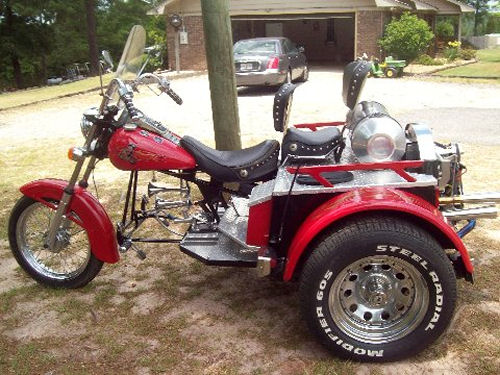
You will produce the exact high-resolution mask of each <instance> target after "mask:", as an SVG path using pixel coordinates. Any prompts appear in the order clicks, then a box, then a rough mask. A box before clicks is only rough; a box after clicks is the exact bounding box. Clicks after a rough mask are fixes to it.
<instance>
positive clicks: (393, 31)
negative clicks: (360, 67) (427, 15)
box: [379, 12, 434, 62]
mask: <svg viewBox="0 0 500 375" xmlns="http://www.w3.org/2000/svg"><path fill="white" fill-rule="evenodd" d="M433 39H434V34H433V33H432V31H431V28H430V26H429V25H428V24H427V22H426V21H425V20H423V19H420V18H418V17H417V16H416V15H413V14H410V13H408V12H405V13H403V14H402V15H401V17H400V18H399V19H396V18H395V19H393V20H392V21H391V22H390V23H389V24H388V25H387V26H386V28H385V34H384V36H383V37H382V38H381V39H380V40H379V45H380V46H381V47H382V49H383V50H384V51H385V52H386V53H387V54H390V55H393V56H395V57H397V58H398V59H405V60H407V61H408V62H410V61H413V60H414V59H415V58H417V56H419V55H420V54H421V53H423V52H424V51H426V50H427V48H429V45H430V43H431V41H432V40H433Z"/></svg>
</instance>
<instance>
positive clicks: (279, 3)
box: [148, 0, 474, 16]
mask: <svg viewBox="0 0 500 375" xmlns="http://www.w3.org/2000/svg"><path fill="white" fill-rule="evenodd" d="M384 8H386V9H394V8H396V9H401V10H415V11H417V12H419V11H420V12H432V13H436V14H447V15H452V14H455V15H459V14H462V13H470V12H474V8H472V7H470V6H469V5H466V4H464V3H462V2H460V1H457V0H351V1H348V0H337V1H331V0H310V1H303V0H274V1H272V2H269V1H268V0H229V11H230V14H231V15H232V16H238V15H240V16H241V15H267V14H283V13H287V14H288V13H290V14H301V13H328V12H330V13H336V12H339V13H340V12H354V11H355V10H377V9H384ZM169 12H170V13H172V12H179V13H182V14H184V15H200V14H201V5H200V0H165V1H163V2H162V3H160V4H159V5H158V6H156V7H155V8H153V9H151V10H150V11H149V12H148V14H150V15H156V14H167V13H169Z"/></svg>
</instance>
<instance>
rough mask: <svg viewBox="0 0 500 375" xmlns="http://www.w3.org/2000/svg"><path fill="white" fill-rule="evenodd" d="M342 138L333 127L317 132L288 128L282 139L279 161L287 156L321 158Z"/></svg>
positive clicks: (338, 131)
mask: <svg viewBox="0 0 500 375" xmlns="http://www.w3.org/2000/svg"><path fill="white" fill-rule="evenodd" d="M341 138H342V136H341V134H340V130H339V129H338V128H337V127H335V126H329V127H326V128H324V129H320V130H317V131H308V130H302V129H297V128H289V129H288V130H287V132H286V134H285V136H284V137H283V147H282V155H281V159H282V160H285V159H286V157H287V155H298V156H321V155H326V154H328V153H329V152H330V151H331V150H332V149H334V148H335V147H336V146H337V145H338V144H339V142H340V140H341Z"/></svg>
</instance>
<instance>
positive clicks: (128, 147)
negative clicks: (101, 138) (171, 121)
mask: <svg viewBox="0 0 500 375" xmlns="http://www.w3.org/2000/svg"><path fill="white" fill-rule="evenodd" d="M170 138H171V139H167V138H165V137H162V136H160V135H158V134H156V133H152V132H150V131H147V130H144V129H141V128H136V129H134V130H124V129H119V130H118V131H116V132H115V133H114V134H113V136H112V137H111V140H110V141H109V145H108V154H109V159H110V160H111V163H113V165H114V166H115V167H116V168H118V169H122V170H125V171H134V170H137V171H152V170H159V171H161V170H167V169H193V168H194V167H196V161H195V160H194V158H193V157H192V156H191V154H190V153H189V152H187V151H186V150H184V149H183V148H182V147H181V146H180V144H179V141H180V137H178V136H176V135H175V134H171V136H170Z"/></svg>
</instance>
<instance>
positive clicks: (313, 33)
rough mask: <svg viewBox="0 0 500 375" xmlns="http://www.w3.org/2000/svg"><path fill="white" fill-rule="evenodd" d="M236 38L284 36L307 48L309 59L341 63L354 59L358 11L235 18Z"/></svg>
mask: <svg viewBox="0 0 500 375" xmlns="http://www.w3.org/2000/svg"><path fill="white" fill-rule="evenodd" d="M232 27H233V39H234V41H235V42H237V41H238V40H241V39H248V38H258V37H265V36H284V37H287V38H290V39H291V40H292V41H293V42H295V43H297V44H298V45H301V46H303V47H304V48H305V50H306V52H305V53H306V56H307V59H308V60H309V62H313V63H321V64H328V65H330V64H332V65H333V64H341V63H344V62H348V61H352V60H353V59H354V14H353V13H347V14H344V13H342V14H299V15H295V14H294V15H273V16H234V17H232Z"/></svg>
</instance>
